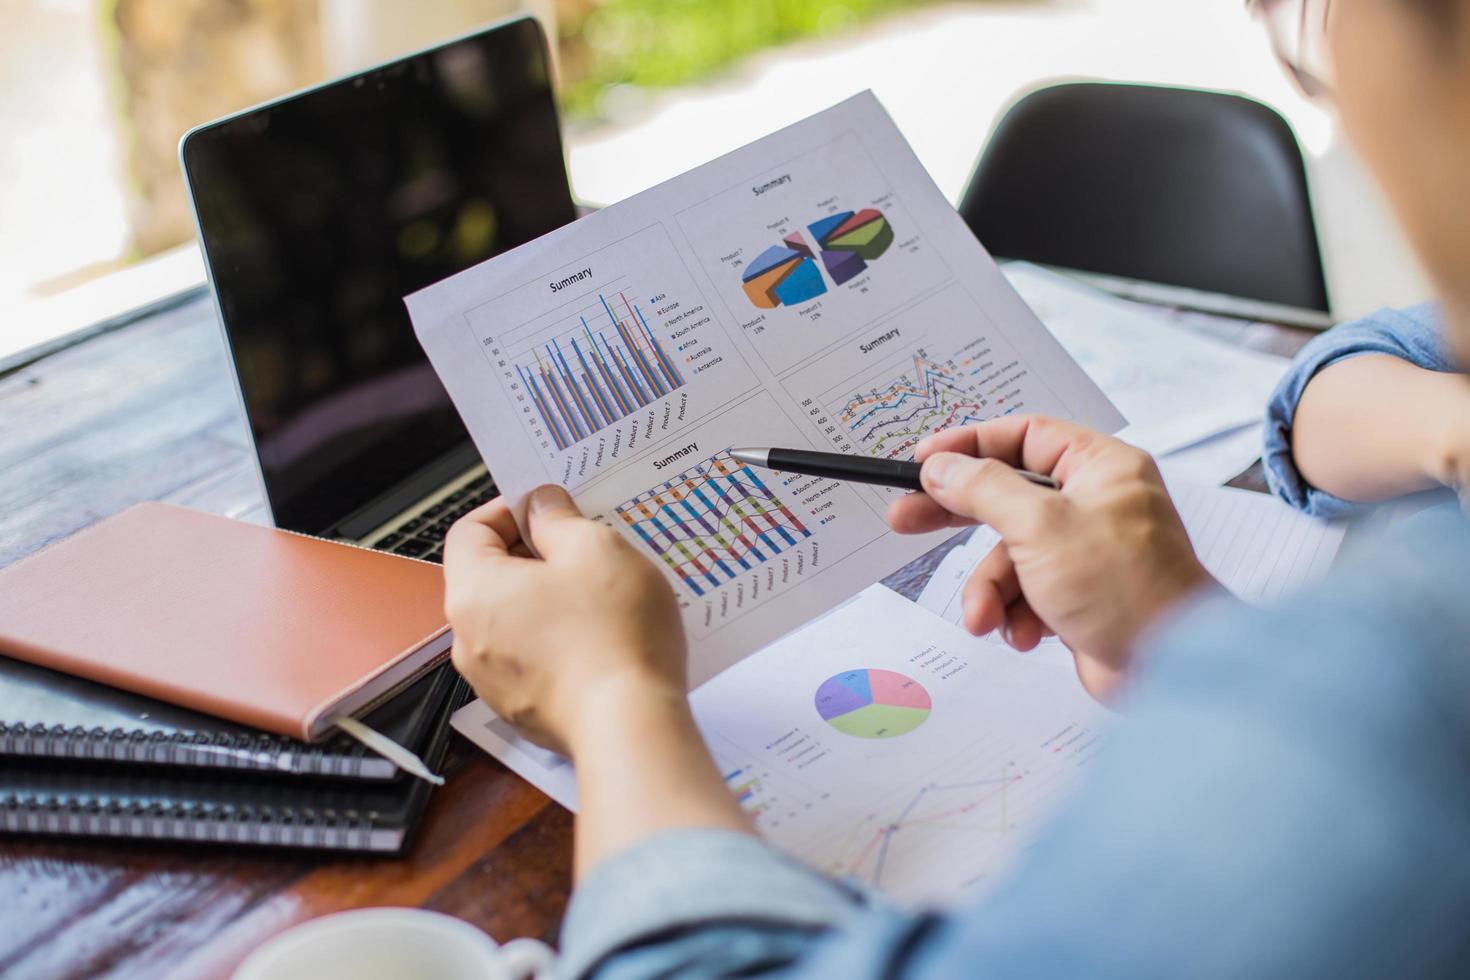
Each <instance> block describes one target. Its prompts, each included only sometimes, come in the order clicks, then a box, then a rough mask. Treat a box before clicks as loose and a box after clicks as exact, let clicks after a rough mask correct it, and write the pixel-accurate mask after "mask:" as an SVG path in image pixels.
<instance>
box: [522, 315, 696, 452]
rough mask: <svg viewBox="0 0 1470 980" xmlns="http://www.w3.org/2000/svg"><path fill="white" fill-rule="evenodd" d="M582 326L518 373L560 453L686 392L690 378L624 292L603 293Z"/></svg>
mask: <svg viewBox="0 0 1470 980" xmlns="http://www.w3.org/2000/svg"><path fill="white" fill-rule="evenodd" d="M575 317H576V320H575V326H573V327H572V328H571V329H570V330H568V331H567V332H566V333H565V334H564V335H563V336H560V337H554V338H552V339H551V340H549V341H547V342H545V343H544V344H543V345H542V346H541V347H540V348H538V349H533V350H532V352H531V353H532V355H533V358H534V359H533V360H532V361H530V362H529V363H526V362H518V363H517V364H516V366H515V368H516V373H517V376H518V377H519V378H520V381H521V384H522V385H524V387H525V390H526V392H527V393H528V395H529V396H530V398H531V401H532V403H533V404H534V405H535V407H536V412H537V414H538V415H539V416H540V418H541V422H542V424H543V425H544V426H545V429H546V431H547V432H548V433H549V434H550V436H551V439H552V441H553V442H554V443H555V444H556V448H558V449H567V448H568V447H570V446H572V445H574V444H576V443H578V442H580V441H582V440H583V439H585V438H587V437H588V436H590V435H592V434H593V433H594V432H597V431H598V430H599V429H603V428H605V427H607V426H609V425H612V424H613V423H614V422H617V421H618V420H619V419H623V418H626V417H627V416H628V415H630V414H632V413H633V412H635V411H637V410H638V409H639V408H642V407H643V406H645V405H649V404H652V403H653V402H654V401H655V400H657V399H659V398H662V397H663V396H665V395H667V394H669V393H670V392H672V391H674V390H675V389H677V388H679V387H682V386H683V384H684V377H683V375H682V374H681V373H680V372H679V369H678V367H677V366H676V365H675V364H674V361H673V359H671V358H670V357H669V355H668V352H667V351H666V350H665V349H664V346H663V344H662V343H660V342H659V339H658V337H657V336H655V334H654V332H653V331H652V330H651V329H650V328H649V325H648V319H647V317H646V316H645V314H644V311H643V308H642V304H641V303H640V302H639V301H637V300H633V299H630V298H629V296H628V293H627V292H626V291H624V290H619V291H618V292H616V293H614V294H612V295H611V296H609V295H606V294H603V293H598V294H597V302H596V304H595V305H593V306H592V307H591V308H590V309H588V310H583V311H580V312H578V313H577V314H575Z"/></svg>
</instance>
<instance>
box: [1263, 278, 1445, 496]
mask: <svg viewBox="0 0 1470 980" xmlns="http://www.w3.org/2000/svg"><path fill="white" fill-rule="evenodd" d="M1359 354H1388V355H1391V356H1393V357H1398V358H1402V359H1403V360H1405V361H1408V362H1409V363H1410V364H1415V365H1417V366H1419V367H1421V368H1425V369H1426V370H1429V371H1453V370H1456V367H1455V365H1454V363H1453V361H1452V360H1451V358H1450V353H1449V349H1448V347H1447V346H1446V345H1445V341H1444V335H1443V334H1442V333H1441V332H1440V326H1439V310H1438V307H1437V306H1435V305H1434V304H1432V303H1424V304H1422V305H1420V306H1411V307H1409V308H1407V309H1403V310H1379V311H1378V312H1377V313H1373V314H1371V315H1369V316H1366V317H1364V318H1363V319H1361V320H1354V321H1352V322H1350V323H1342V324H1339V325H1337V326H1335V327H1333V328H1332V329H1331V330H1328V331H1326V332H1325V333H1322V334H1320V335H1318V336H1316V337H1314V338H1312V340H1311V342H1310V343H1308V344H1307V345H1306V346H1305V347H1303V348H1302V349H1301V351H1300V352H1298V354H1297V356H1296V357H1295V358H1294V359H1293V361H1292V364H1291V367H1290V368H1288V369H1287V372H1286V376H1285V377H1283V378H1282V379H1281V381H1280V382H1279V383H1278V384H1277V386H1276V390H1275V391H1274V392H1273V393H1272V394H1271V400H1270V402H1269V403H1268V404H1267V406H1266V444H1265V448H1264V452H1263V455H1262V457H1261V461H1262V464H1263V465H1264V466H1265V469H1266V482H1267V483H1269V484H1270V485H1271V489H1272V490H1273V491H1274V492H1275V493H1276V495H1277V496H1279V497H1280V498H1281V499H1283V500H1285V501H1286V502H1287V503H1289V504H1291V505H1292V506H1293V507H1295V508H1297V509H1298V510H1301V511H1305V512H1306V513H1308V514H1311V515H1312V516H1314V517H1346V516H1349V515H1351V514H1355V513H1359V512H1361V511H1364V510H1367V509H1368V508H1369V507H1370V506H1371V505H1366V504H1359V503H1354V502H1353V501H1350V500H1344V499H1342V498H1341V497H1335V496H1333V495H1332V494H1330V493H1327V492H1325V491H1322V490H1319V489H1317V488H1316V487H1314V486H1312V485H1311V484H1309V483H1307V482H1306V481H1305V480H1303V479H1302V475H1301V474H1300V473H1299V472H1297V468H1296V462H1295V461H1294V460H1293V459H1292V455H1291V426H1292V422H1293V421H1294V420H1295V418H1296V407H1297V404H1298V403H1300V402H1301V399H1302V392H1303V391H1304V390H1306V387H1307V382H1309V381H1311V380H1312V378H1314V377H1315V376H1316V375H1317V372H1319V371H1321V370H1322V369H1323V368H1325V367H1327V366H1328V365H1329V364H1335V363H1336V362H1338V361H1341V360H1345V359H1347V358H1349V357H1356V356H1357V355H1359Z"/></svg>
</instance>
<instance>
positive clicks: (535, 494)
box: [526, 485, 562, 514]
mask: <svg viewBox="0 0 1470 980" xmlns="http://www.w3.org/2000/svg"><path fill="white" fill-rule="evenodd" d="M561 494H562V490H561V488H560V487H553V486H550V485H547V486H544V487H537V488H536V489H535V490H532V491H531V497H530V499H529V500H528V501H527V502H526V510H527V512H528V513H532V514H534V513H536V512H537V511H542V510H546V509H548V508H551V507H555V506H556V505H557V504H559V503H560V502H561Z"/></svg>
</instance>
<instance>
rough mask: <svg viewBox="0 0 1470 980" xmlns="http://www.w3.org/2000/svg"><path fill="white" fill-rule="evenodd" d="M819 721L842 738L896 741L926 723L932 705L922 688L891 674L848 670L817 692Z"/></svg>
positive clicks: (900, 676)
mask: <svg viewBox="0 0 1470 980" xmlns="http://www.w3.org/2000/svg"><path fill="white" fill-rule="evenodd" d="M814 700H815V704H816V709H817V714H819V715H821V716H822V720H823V721H825V722H826V723H827V724H829V725H831V726H832V727H833V728H835V729H837V730H838V731H839V732H842V733H843V734H844V735H852V736H855V737H857V738H895V737H897V736H899V735H907V734H908V733H909V732H911V731H913V730H914V729H915V728H918V727H919V726H920V725H922V724H924V722H926V721H928V720H929V712H930V710H931V709H932V708H933V707H934V704H933V702H932V701H930V699H929V692H928V691H926V690H924V685H922V684H920V683H919V682H918V681H916V680H914V679H913V678H912V677H905V676H904V675H903V674H899V673H896V672H894V671H891V670H878V669H876V668H872V669H868V670H847V671H843V672H842V673H840V674H837V675H836V676H833V677H829V678H827V680H826V681H824V682H823V683H822V686H821V687H819V688H817V694H816V698H815V699H814Z"/></svg>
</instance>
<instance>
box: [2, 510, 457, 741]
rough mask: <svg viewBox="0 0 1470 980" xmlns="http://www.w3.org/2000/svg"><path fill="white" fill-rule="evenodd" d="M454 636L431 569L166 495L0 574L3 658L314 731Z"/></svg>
mask: <svg viewBox="0 0 1470 980" xmlns="http://www.w3.org/2000/svg"><path fill="white" fill-rule="evenodd" d="M450 640H451V634H450V632H449V627H448V626H447V625H446V624H445V622H444V576H443V572H442V571H441V570H440V568H439V567H438V566H437V565H431V564H429V563H428V562H421V561H415V560H414V559H411V558H400V557H398V556H396V555H385V554H381V553H379V552H376V551H369V550H367V549H365V548H358V547H354V546H352V545H348V544H339V543H337V542H333V541H324V540H321V539H319V538H312V537H307V536H304V535H299V534H292V533H290V532H289V531H278V530H274V529H272V528H264V527H257V526H255V525H253V524H245V523H242V522H240V521H233V520H230V519H228V518H224V517H215V516H213V515H210V514H202V513H199V512H198V511H192V510H186V509H184V508H182V507H174V506H170V505H168V504H156V503H146V504H138V505H136V506H134V507H130V508H128V509H127V510H125V511H123V512H122V513H120V514H117V515H115V516H113V517H110V518H108V519H107V520H104V521H102V522H100V523H98V524H95V525H93V526H92V527H89V528H87V529H86V530H84V531H81V532H79V533H77V534H76V535H74V536H72V537H70V538H67V539H66V540H65V541H62V542H59V543H58V544H55V545H52V546H50V547H48V548H45V549H43V550H42V551H40V552H37V553H36V554H34V555H31V556H30V557H28V558H23V559H21V560H20V561H18V562H16V563H15V564H13V565H11V566H9V567H8V568H5V569H0V653H3V654H5V655H7V656H11V657H15V658H18V659H20V660H28V661H30V662H32V663H36V664H40V665H42V666H44V667H50V668H52V669H53V670H60V671H64V672H66V673H68V674H75V675H77V676H80V677H86V678H89V679H91V680H94V681H100V682H102V683H103V684H110V685H112V686H113V687H120V688H125V689H127V690H129V691H136V692H137V693H139V694H145V695H147V696H149V697H152V698H158V699H159V700H161V701H168V702H170V703H172V704H178V705H182V706H184V707H186V708H192V709H193V710H195V711H203V712H206V713H207V714H212V715H216V716H218V717H220V718H226V719H229V720H230V721H235V722H239V723H241V724H245V725H250V726H252V727H254V728H261V729H264V730H266V731H268V732H275V733H276V734H278V735H285V736H288V737H291V738H299V739H303V740H305V741H313V740H315V739H317V738H320V737H322V736H323V735H325V734H327V733H328V732H329V731H330V730H331V728H332V719H333V718H334V717H336V716H339V715H347V716H352V715H356V714H360V713H362V712H363V711H365V710H367V709H368V708H370V707H372V706H374V705H375V704H376V703H377V702H379V701H381V700H382V699H384V698H386V697H387V696H389V695H391V694H393V693H396V691H397V690H398V688H399V687H401V686H402V685H404V684H406V683H408V682H409V681H411V680H413V679H414V678H415V677H416V676H417V675H418V674H419V673H420V672H422V671H423V670H425V669H427V668H428V667H430V666H431V665H433V664H435V663H437V662H439V661H440V660H442V659H443V657H444V655H445V654H446V652H447V651H448V649H449V644H450Z"/></svg>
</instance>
